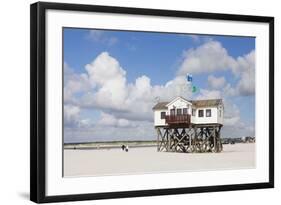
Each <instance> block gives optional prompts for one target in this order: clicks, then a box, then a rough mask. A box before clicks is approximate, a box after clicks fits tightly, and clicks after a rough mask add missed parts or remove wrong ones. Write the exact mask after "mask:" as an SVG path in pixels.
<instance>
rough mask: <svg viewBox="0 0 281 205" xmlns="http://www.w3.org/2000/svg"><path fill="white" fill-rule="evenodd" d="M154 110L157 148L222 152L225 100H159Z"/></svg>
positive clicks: (170, 150) (179, 150)
mask: <svg viewBox="0 0 281 205" xmlns="http://www.w3.org/2000/svg"><path fill="white" fill-rule="evenodd" d="M153 111H154V127H155V129H156V132H157V150H158V151H168V152H190V153H191V152H221V151H222V143H221V135H220V132H221V128H222V126H223V114H224V106H223V101H222V99H212V100H187V99H185V98H183V97H176V98H175V99H173V100H172V101H170V102H158V103H157V104H156V105H155V106H154V107H153Z"/></svg>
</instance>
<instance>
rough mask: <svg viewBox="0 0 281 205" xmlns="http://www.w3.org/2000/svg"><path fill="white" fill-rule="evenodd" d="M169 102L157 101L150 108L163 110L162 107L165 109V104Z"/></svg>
mask: <svg viewBox="0 0 281 205" xmlns="http://www.w3.org/2000/svg"><path fill="white" fill-rule="evenodd" d="M168 103H169V102H159V103H157V104H156V105H155V106H154V107H153V108H152V109H153V110H164V109H167V106H166V105H167V104H168Z"/></svg>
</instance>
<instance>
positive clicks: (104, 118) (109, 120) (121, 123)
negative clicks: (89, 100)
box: [97, 112, 136, 128]
mask: <svg viewBox="0 0 281 205" xmlns="http://www.w3.org/2000/svg"><path fill="white" fill-rule="evenodd" d="M97 125H101V126H106V127H107V126H109V127H111V126H113V127H121V128H122V127H123V128H127V127H136V124H135V123H133V122H132V121H129V120H127V119H124V118H120V119H118V118H116V117H115V116H114V115H111V114H108V113H104V112H102V113H101V118H100V120H99V121H98V122H97Z"/></svg>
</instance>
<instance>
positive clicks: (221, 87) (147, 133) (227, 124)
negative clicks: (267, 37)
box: [63, 28, 255, 143]
mask: <svg viewBox="0 0 281 205" xmlns="http://www.w3.org/2000/svg"><path fill="white" fill-rule="evenodd" d="M63 37H64V39H63V48H64V52H63V61H64V66H63V70H64V142H65V143H70V142H93V141H112V140H153V139H156V132H155V130H154V126H153V112H152V107H153V106H154V105H155V103H156V101H157V100H160V101H170V100H172V99H173V98H175V97H177V96H179V95H181V96H183V97H185V98H186V99H190V100H196V99H215V98H222V99H223V102H224V108H225V114H224V126H223V128H222V136H223V137H241V136H254V135H255V129H254V128H255V38H254V37H241V36H218V35H200V34H178V33H177V34H176V33H158V32H139V31H138V32H136V31H112V30H95V29H78V28H64V30H63ZM187 74H191V75H192V76H193V82H192V83H193V85H195V86H196V87H197V88H198V89H197V91H196V92H195V93H192V92H191V90H190V89H188V87H187V86H184V85H186V84H187V79H186V75H187Z"/></svg>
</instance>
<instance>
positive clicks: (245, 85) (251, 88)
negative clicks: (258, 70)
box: [237, 51, 255, 95]
mask: <svg viewBox="0 0 281 205" xmlns="http://www.w3.org/2000/svg"><path fill="white" fill-rule="evenodd" d="M238 64H239V69H240V70H239V72H240V76H241V79H240V81H239V82H238V84H237V90H238V92H239V93H240V94H241V95H253V94H254V93H255V51H251V52H250V53H249V54H247V55H245V56H243V57H239V58H238Z"/></svg>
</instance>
